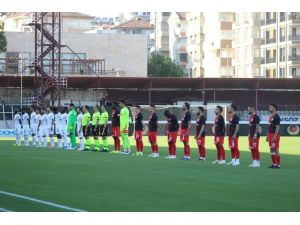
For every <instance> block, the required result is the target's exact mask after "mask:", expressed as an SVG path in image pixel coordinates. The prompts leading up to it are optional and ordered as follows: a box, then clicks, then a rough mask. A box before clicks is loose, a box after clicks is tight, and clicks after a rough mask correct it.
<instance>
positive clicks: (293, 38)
mask: <svg viewBox="0 0 300 225" xmlns="http://www.w3.org/2000/svg"><path fill="white" fill-rule="evenodd" d="M289 40H290V41H300V35H289Z"/></svg>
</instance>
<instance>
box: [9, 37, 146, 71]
mask: <svg viewBox="0 0 300 225" xmlns="http://www.w3.org/2000/svg"><path fill="white" fill-rule="evenodd" d="M5 35H6V38H7V42H8V44H7V51H8V52H32V56H33V52H34V51H33V49H34V33H24V32H6V33H5ZM62 44H66V45H68V46H70V47H71V48H72V49H73V50H74V51H75V52H78V53H86V57H87V58H98V59H105V60H106V69H107V70H111V69H112V68H118V69H120V70H124V71H125V75H126V76H138V77H146V76H147V36H145V35H137V34H134V35H133V34H86V33H81V34H75V33H73V34H70V33H64V34H62ZM63 52H68V51H67V49H65V50H64V49H62V53H63Z"/></svg>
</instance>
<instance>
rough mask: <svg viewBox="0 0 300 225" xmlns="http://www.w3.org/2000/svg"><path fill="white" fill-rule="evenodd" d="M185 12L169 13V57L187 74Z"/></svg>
mask: <svg viewBox="0 0 300 225" xmlns="http://www.w3.org/2000/svg"><path fill="white" fill-rule="evenodd" d="M186 14H187V13H185V12H173V13H171V15H170V17H169V19H168V24H169V51H170V52H169V57H170V58H171V59H172V61H173V62H175V63H176V64H178V65H180V66H181V67H182V68H183V69H184V70H185V72H186V74H188V72H189V71H188V69H187V61H188V59H187V58H188V57H187V35H186V29H187V20H186Z"/></svg>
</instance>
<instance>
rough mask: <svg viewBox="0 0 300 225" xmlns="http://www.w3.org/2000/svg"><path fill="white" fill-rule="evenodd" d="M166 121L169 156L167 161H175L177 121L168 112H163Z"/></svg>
mask: <svg viewBox="0 0 300 225" xmlns="http://www.w3.org/2000/svg"><path fill="white" fill-rule="evenodd" d="M164 114H165V116H166V118H167V121H168V144H169V156H167V157H166V158H167V159H176V141H177V134H178V128H179V125H178V120H177V117H176V116H175V115H174V114H172V113H171V112H170V111H169V110H166V111H165V112H164Z"/></svg>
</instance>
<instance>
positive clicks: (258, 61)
mask: <svg viewBox="0 0 300 225" xmlns="http://www.w3.org/2000/svg"><path fill="white" fill-rule="evenodd" d="M261 62H262V58H261V57H253V64H261Z"/></svg>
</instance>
